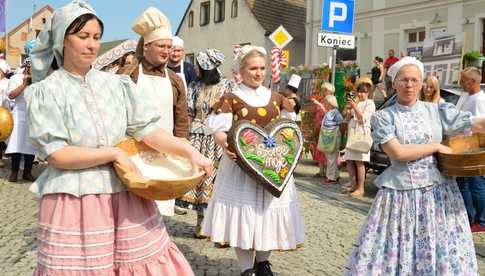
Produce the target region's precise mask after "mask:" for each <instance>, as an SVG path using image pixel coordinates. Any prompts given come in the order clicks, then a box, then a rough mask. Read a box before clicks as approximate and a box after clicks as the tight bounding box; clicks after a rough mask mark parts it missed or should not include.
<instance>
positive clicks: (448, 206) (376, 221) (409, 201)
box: [344, 181, 478, 275]
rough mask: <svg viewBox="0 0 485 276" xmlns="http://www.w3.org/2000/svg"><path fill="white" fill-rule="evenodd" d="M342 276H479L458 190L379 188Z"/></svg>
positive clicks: (452, 186)
mask: <svg viewBox="0 0 485 276" xmlns="http://www.w3.org/2000/svg"><path fill="white" fill-rule="evenodd" d="M354 246H355V247H354V249H353V251H352V252H351V254H350V257H349V261H348V264H347V267H346V268H345V271H344V275H478V266H477V260H476V256H475V248H474V245H473V239H472V234H471V231H470V225H469V224H468V219H467V215H466V210H465V206H464V204H463V199H462V197H461V195H460V191H459V189H458V186H457V185H456V183H455V182H454V181H453V183H451V184H448V183H445V184H441V185H435V186H431V187H426V188H421V189H414V190H406V191H402V190H393V189H387V188H384V189H381V190H380V191H379V192H378V193H377V196H376V199H375V200H374V203H373V205H372V208H371V210H370V211H369V214H368V216H367V219H366V221H365V223H364V226H363V228H362V230H361V232H360V236H359V238H358V239H357V243H356V244H355V245H354Z"/></svg>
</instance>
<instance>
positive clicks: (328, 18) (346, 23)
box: [322, 0, 355, 33]
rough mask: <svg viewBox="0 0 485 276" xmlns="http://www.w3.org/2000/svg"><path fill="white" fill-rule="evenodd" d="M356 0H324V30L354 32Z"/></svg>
mask: <svg viewBox="0 0 485 276" xmlns="http://www.w3.org/2000/svg"><path fill="white" fill-rule="evenodd" d="M354 4H355V1H354V0H323V6H322V30H323V31H327V32H336V33H352V32H353V28H354Z"/></svg>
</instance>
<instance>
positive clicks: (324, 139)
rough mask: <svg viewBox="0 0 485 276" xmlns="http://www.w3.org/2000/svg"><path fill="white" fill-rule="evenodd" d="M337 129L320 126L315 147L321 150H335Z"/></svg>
mask: <svg viewBox="0 0 485 276" xmlns="http://www.w3.org/2000/svg"><path fill="white" fill-rule="evenodd" d="M337 131H338V129H326V128H323V127H322V128H321V129H320V134H319V135H318V144H317V149H318V150H319V151H321V152H327V153H329V152H335V150H336V146H337Z"/></svg>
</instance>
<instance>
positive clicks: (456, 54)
mask: <svg viewBox="0 0 485 276" xmlns="http://www.w3.org/2000/svg"><path fill="white" fill-rule="evenodd" d="M464 41H465V34H464V33H459V34H456V35H445V36H440V37H436V38H434V39H433V38H431V39H426V40H425V41H424V46H423V59H422V61H423V63H424V73H425V75H428V74H432V75H435V76H436V77H437V78H438V79H439V80H440V83H441V85H451V84H457V83H458V81H459V77H460V64H461V60H462V56H463V47H464Z"/></svg>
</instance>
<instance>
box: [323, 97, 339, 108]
mask: <svg viewBox="0 0 485 276" xmlns="http://www.w3.org/2000/svg"><path fill="white" fill-rule="evenodd" d="M325 101H327V103H328V104H329V105H331V106H333V107H334V108H338V102H337V98H336V97H335V96H334V95H327V96H326V97H325Z"/></svg>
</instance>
